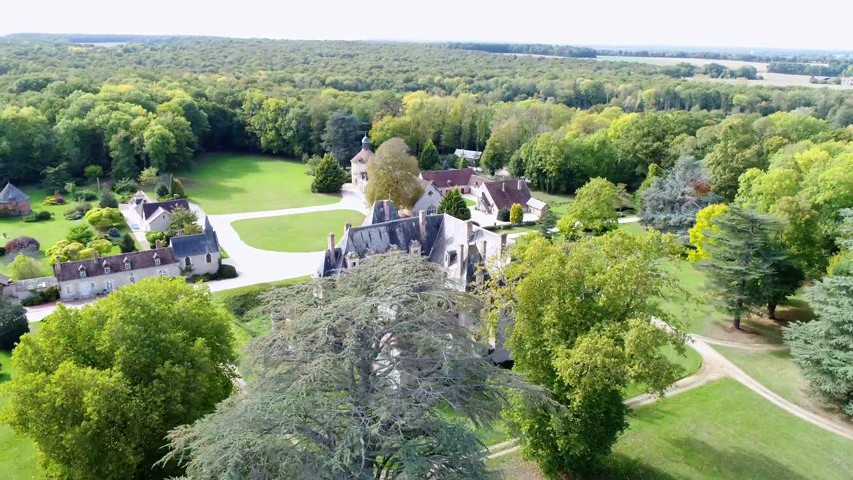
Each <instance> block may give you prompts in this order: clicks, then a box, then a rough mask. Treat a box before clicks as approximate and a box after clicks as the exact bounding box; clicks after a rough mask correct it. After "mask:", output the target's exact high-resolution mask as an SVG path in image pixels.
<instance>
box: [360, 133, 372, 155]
mask: <svg viewBox="0 0 853 480" xmlns="http://www.w3.org/2000/svg"><path fill="white" fill-rule="evenodd" d="M361 149H362V150H367V151H370V138H368V136H367V133H365V134H364V138H362V139H361Z"/></svg>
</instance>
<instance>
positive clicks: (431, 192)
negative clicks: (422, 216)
mask: <svg viewBox="0 0 853 480" xmlns="http://www.w3.org/2000/svg"><path fill="white" fill-rule="evenodd" d="M418 181H419V182H420V184H421V188H423V189H424V193H422V194H421V198H419V199H418V201H417V202H415V204H414V205H413V206H412V215H417V214H418V212H420V211H425V212H427V215H432V214H434V213H435V212H437V211H438V205H439V204H440V203H441V199H442V198H444V195H443V194H442V193H441V190H439V189H438V187H436V186H435V183H434V182H431V181H429V180H424V179H422V178H419V179H418Z"/></svg>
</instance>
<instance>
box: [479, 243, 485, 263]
mask: <svg viewBox="0 0 853 480" xmlns="http://www.w3.org/2000/svg"><path fill="white" fill-rule="evenodd" d="M486 246H487V244H486V239H485V238H484V239H483V243H482V247H480V255H481V256H482V257H483V263H486Z"/></svg>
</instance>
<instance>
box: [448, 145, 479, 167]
mask: <svg viewBox="0 0 853 480" xmlns="http://www.w3.org/2000/svg"><path fill="white" fill-rule="evenodd" d="M453 154H454V155H456V156H457V157H459V158H464V159H465V161H466V162H468V165H477V164H478V163H480V157H482V156H483V152H480V151H478V150H465V149H464V148H457V149H456V151H454V152H453Z"/></svg>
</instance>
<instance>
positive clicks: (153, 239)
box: [145, 232, 169, 248]
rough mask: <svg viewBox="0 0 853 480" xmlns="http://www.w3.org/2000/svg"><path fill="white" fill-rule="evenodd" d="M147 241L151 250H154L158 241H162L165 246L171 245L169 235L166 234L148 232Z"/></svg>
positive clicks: (146, 234)
mask: <svg viewBox="0 0 853 480" xmlns="http://www.w3.org/2000/svg"><path fill="white" fill-rule="evenodd" d="M145 240H148V245H150V246H151V248H154V244H155V243H157V240H160V241H161V242H163V246H166V245H168V244H169V235H167V234H166V232H146V233H145Z"/></svg>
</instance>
